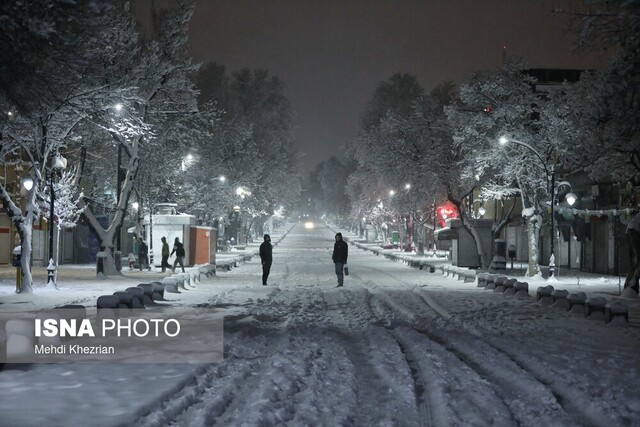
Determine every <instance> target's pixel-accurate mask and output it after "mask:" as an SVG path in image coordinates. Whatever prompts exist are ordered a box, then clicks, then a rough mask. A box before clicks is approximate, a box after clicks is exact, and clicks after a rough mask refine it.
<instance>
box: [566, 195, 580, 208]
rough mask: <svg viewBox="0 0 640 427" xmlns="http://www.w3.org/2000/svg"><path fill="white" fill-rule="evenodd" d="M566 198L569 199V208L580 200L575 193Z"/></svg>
mask: <svg viewBox="0 0 640 427" xmlns="http://www.w3.org/2000/svg"><path fill="white" fill-rule="evenodd" d="M566 198H567V203H569V206H573V204H574V203H575V202H576V200H578V196H576V195H575V194H574V193H569V194H567V196H566Z"/></svg>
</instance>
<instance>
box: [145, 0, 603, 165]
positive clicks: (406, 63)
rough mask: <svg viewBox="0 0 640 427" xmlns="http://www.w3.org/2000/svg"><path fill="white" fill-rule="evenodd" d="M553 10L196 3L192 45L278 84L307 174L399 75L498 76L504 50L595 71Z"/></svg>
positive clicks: (544, 6)
mask: <svg viewBox="0 0 640 427" xmlns="http://www.w3.org/2000/svg"><path fill="white" fill-rule="evenodd" d="M140 1H142V3H144V2H145V1H147V2H148V0H140ZM167 2H168V0H165V1H164V3H167ZM155 3H156V5H157V4H163V1H157V2H155ZM552 3H558V2H557V1H551V0H483V1H479V0H197V1H196V9H195V13H194V16H193V18H192V22H191V30H190V40H189V45H190V49H191V54H192V55H193V58H194V60H195V61H197V62H208V61H215V62H218V63H221V64H223V65H225V66H226V67H227V70H228V71H236V70H238V69H241V68H244V67H248V68H264V69H267V70H269V71H270V73H271V74H273V75H276V76H278V77H279V78H281V79H282V80H283V81H284V83H285V85H286V94H287V96H288V98H289V99H290V100H291V103H292V104H293V108H294V110H295V111H296V113H297V125H298V126H297V129H296V137H297V140H298V144H299V150H300V152H301V154H303V156H302V161H303V165H304V166H305V167H306V168H311V167H315V165H316V164H317V163H318V162H320V161H322V160H326V159H327V158H328V157H329V156H331V155H334V154H335V155H338V157H341V155H342V152H343V150H342V148H341V146H343V145H344V144H345V142H346V141H348V140H349V139H351V138H353V137H354V136H355V135H356V133H357V129H358V124H359V119H360V115H361V113H362V111H363V110H364V108H365V107H366V103H367V102H368V101H369V99H370V98H371V95H372V93H373V90H374V89H375V87H376V86H377V85H378V84H379V83H380V82H381V81H383V80H386V79H388V78H389V77H391V75H392V74H393V73H395V72H403V73H410V74H414V75H416V76H417V77H418V80H419V82H420V83H421V84H422V85H423V86H424V87H425V88H426V89H427V90H430V89H432V88H433V87H435V86H436V85H438V84H439V83H441V82H443V81H445V80H454V81H456V82H462V81H464V80H465V79H466V78H467V77H468V76H469V74H470V73H472V72H473V71H478V70H486V69H493V68H496V67H497V66H499V65H500V63H501V62H502V57H503V47H504V46H506V52H507V54H508V55H518V56H523V57H524V58H525V60H526V61H527V63H528V64H529V65H530V66H531V67H548V68H593V67H595V66H597V65H598V64H599V61H600V59H599V58H597V57H595V56H592V57H585V56H582V55H575V54H572V53H571V49H572V46H573V45H572V42H571V39H570V37H569V35H568V34H567V25H566V22H565V21H563V19H562V18H558V17H557V16H556V17H554V16H552V14H551V5H552ZM147 4H148V3H147Z"/></svg>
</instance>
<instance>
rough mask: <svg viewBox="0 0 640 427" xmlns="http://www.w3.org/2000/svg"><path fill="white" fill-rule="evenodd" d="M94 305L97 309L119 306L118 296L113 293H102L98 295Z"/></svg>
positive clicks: (116, 307)
mask: <svg viewBox="0 0 640 427" xmlns="http://www.w3.org/2000/svg"><path fill="white" fill-rule="evenodd" d="M96 305H97V308H99V309H100V308H110V309H113V310H115V309H118V308H120V298H119V297H117V296H115V295H102V296H99V297H98V301H97V302H96Z"/></svg>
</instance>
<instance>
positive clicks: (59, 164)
mask: <svg viewBox="0 0 640 427" xmlns="http://www.w3.org/2000/svg"><path fill="white" fill-rule="evenodd" d="M66 167H67V159H65V158H64V157H62V156H61V155H59V154H56V155H55V156H54V157H53V159H52V160H51V169H50V170H49V193H50V194H49V196H50V206H49V266H48V267H47V285H48V284H49V282H51V283H53V286H55V287H56V288H57V287H58V285H57V283H56V264H55V262H54V254H53V252H54V248H53V222H54V220H55V218H54V215H55V211H54V208H55V199H56V193H55V189H54V187H53V184H54V181H55V178H56V177H58V176H59V174H60V173H61V172H62V171H63V170H64V169H66Z"/></svg>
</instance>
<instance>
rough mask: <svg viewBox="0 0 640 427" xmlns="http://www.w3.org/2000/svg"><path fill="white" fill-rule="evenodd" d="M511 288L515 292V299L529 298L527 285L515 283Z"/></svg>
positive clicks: (525, 283)
mask: <svg viewBox="0 0 640 427" xmlns="http://www.w3.org/2000/svg"><path fill="white" fill-rule="evenodd" d="M513 288H514V289H515V290H516V293H515V297H516V298H529V296H530V295H529V283H527V282H516V284H515V285H513Z"/></svg>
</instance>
